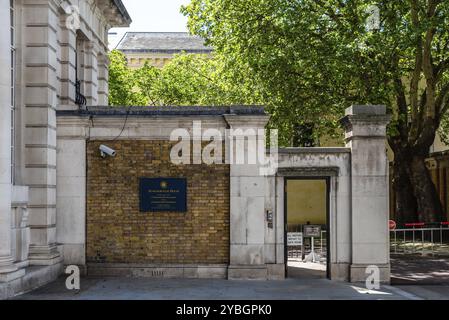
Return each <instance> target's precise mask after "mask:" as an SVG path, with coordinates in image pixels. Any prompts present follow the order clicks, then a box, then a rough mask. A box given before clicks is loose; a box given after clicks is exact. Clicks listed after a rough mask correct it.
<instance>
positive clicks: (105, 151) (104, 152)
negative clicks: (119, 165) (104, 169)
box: [100, 144, 116, 158]
mask: <svg viewBox="0 0 449 320" xmlns="http://www.w3.org/2000/svg"><path fill="white" fill-rule="evenodd" d="M100 154H101V157H102V158H105V157H106V156H110V157H115V155H116V152H115V150H114V149H111V148H109V147H108V146H105V145H104V144H102V145H101V146H100Z"/></svg>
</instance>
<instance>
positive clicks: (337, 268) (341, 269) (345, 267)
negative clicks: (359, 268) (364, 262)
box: [330, 262, 350, 281]
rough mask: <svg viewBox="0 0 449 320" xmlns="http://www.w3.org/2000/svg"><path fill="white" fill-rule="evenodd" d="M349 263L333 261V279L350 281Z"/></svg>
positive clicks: (331, 274)
mask: <svg viewBox="0 0 449 320" xmlns="http://www.w3.org/2000/svg"><path fill="white" fill-rule="evenodd" d="M349 266H350V264H349V263H341V262H340V263H331V266H330V267H331V272H330V277H331V280H336V281H349Z"/></svg>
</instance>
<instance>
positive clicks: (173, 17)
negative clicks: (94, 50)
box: [109, 0, 190, 49]
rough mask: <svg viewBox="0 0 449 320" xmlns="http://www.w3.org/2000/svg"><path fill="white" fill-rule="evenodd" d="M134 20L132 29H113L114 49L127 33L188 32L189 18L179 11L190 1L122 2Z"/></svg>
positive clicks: (111, 42)
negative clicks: (114, 33)
mask: <svg viewBox="0 0 449 320" xmlns="http://www.w3.org/2000/svg"><path fill="white" fill-rule="evenodd" d="M122 1H123V4H124V5H125V7H126V9H127V10H128V12H129V15H130V16H131V19H132V20H133V22H132V24H131V27H130V28H113V29H111V30H110V31H109V32H110V33H113V32H116V33H117V35H111V36H110V38H109V42H110V45H109V47H110V48H111V49H112V48H114V47H115V46H116V45H117V43H118V42H119V41H120V39H121V38H122V37H123V35H124V34H125V32H127V31H150V32H163V31H167V32H187V31H188V30H187V18H186V17H184V16H183V15H182V14H181V13H180V12H179V9H180V7H181V5H185V4H188V3H189V2H190V0H122Z"/></svg>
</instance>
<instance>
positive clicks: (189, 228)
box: [87, 140, 230, 264]
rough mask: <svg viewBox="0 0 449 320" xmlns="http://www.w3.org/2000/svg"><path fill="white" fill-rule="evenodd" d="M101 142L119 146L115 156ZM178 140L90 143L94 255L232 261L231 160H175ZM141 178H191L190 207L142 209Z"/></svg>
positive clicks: (90, 253) (92, 258)
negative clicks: (172, 159) (198, 162)
mask: <svg viewBox="0 0 449 320" xmlns="http://www.w3.org/2000/svg"><path fill="white" fill-rule="evenodd" d="M100 144H106V145H108V146H110V147H112V148H114V149H115V150H116V151H117V155H116V157H115V158H105V159H102V158H101V157H100V154H99V153H100V152H99V146H100ZM172 145H173V143H172V142H169V141H141V140H132V141H116V142H110V141H103V142H101V141H93V142H88V145H87V165H88V169H87V261H88V262H97V263H98V262H103V263H167V264H200V263H201V264H203V263H204V264H214V263H228V262H229V232H230V231H229V210H230V208H229V166H228V165H212V166H208V165H205V164H202V165H180V166H177V165H174V164H171V163H170V161H169V154H170V148H171V146H172ZM140 177H148V178H158V177H164V178H186V179H187V209H188V212H187V213H178V212H156V213H152V212H146V213H143V212H140V211H139V178H140Z"/></svg>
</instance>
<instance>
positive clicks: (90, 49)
mask: <svg viewBox="0 0 449 320" xmlns="http://www.w3.org/2000/svg"><path fill="white" fill-rule="evenodd" d="M84 47H85V51H84V54H85V55H84V57H85V60H84V92H83V94H84V95H85V96H86V100H87V105H88V106H96V105H97V104H98V60H97V53H98V46H97V45H96V44H95V42H93V41H87V42H86V44H85V46H84Z"/></svg>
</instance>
